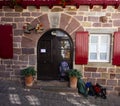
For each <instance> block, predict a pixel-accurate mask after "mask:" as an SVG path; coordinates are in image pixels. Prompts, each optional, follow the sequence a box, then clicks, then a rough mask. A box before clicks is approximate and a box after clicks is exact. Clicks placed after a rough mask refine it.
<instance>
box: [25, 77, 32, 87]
mask: <svg viewBox="0 0 120 106" xmlns="http://www.w3.org/2000/svg"><path fill="white" fill-rule="evenodd" d="M25 85H26V86H32V85H33V76H32V75H31V76H26V77H25Z"/></svg>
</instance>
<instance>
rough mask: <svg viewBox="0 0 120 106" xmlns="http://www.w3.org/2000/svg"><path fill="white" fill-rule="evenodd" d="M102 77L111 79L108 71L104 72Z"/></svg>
mask: <svg viewBox="0 0 120 106" xmlns="http://www.w3.org/2000/svg"><path fill="white" fill-rule="evenodd" d="M102 78H103V79H109V78H110V74H108V73H102Z"/></svg>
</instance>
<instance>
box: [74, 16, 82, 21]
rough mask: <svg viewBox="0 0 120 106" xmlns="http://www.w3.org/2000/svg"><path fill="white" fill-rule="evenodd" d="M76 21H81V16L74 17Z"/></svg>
mask: <svg viewBox="0 0 120 106" xmlns="http://www.w3.org/2000/svg"><path fill="white" fill-rule="evenodd" d="M75 18H76V19H77V20H78V21H83V16H75Z"/></svg>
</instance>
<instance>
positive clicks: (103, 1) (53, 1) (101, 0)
mask: <svg viewBox="0 0 120 106" xmlns="http://www.w3.org/2000/svg"><path fill="white" fill-rule="evenodd" d="M9 3H10V1H8V0H2V1H0V7H2V6H4V5H9ZM21 5H22V6H23V8H26V7H27V6H30V5H33V6H36V7H37V8H39V7H40V6H49V7H50V8H51V7H52V6H54V5H61V6H63V7H65V6H66V5H75V6H76V7H77V8H78V7H79V6H81V5H89V6H90V8H92V7H93V6H94V5H102V6H103V8H104V9H105V8H106V7H107V6H108V5H112V6H115V8H118V6H119V5H120V0H68V1H67V2H66V3H65V4H64V3H61V0H23V1H22V2H21Z"/></svg>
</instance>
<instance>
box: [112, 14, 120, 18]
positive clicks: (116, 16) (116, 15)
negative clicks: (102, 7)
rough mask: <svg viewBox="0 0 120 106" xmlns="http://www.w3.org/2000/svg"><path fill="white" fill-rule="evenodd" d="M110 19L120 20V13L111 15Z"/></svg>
mask: <svg viewBox="0 0 120 106" xmlns="http://www.w3.org/2000/svg"><path fill="white" fill-rule="evenodd" d="M112 19H120V13H113V14H112Z"/></svg>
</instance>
